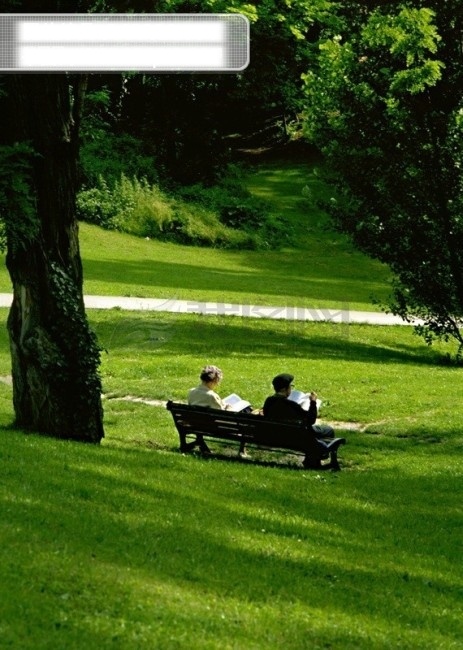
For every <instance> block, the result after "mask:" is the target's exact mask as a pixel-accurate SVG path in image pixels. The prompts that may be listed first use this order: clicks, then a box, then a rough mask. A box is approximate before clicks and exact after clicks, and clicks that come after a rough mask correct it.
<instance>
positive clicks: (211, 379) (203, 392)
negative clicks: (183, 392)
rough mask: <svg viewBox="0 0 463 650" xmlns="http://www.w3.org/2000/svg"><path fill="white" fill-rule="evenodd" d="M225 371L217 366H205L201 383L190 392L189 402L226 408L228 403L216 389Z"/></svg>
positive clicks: (194, 404) (215, 407) (192, 404)
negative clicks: (225, 402)
mask: <svg viewBox="0 0 463 650" xmlns="http://www.w3.org/2000/svg"><path fill="white" fill-rule="evenodd" d="M222 377H223V372H222V371H221V370H220V368H217V366H205V367H204V368H203V369H202V370H201V374H200V375H199V378H200V380H201V383H200V384H199V386H196V388H192V389H191V390H190V391H189V393H188V404H190V405H191V406H209V407H210V408H213V409H225V408H226V404H224V402H223V401H222V399H221V398H220V397H219V395H217V393H216V392H215V389H216V388H217V386H218V385H219V384H220V382H221V381H222Z"/></svg>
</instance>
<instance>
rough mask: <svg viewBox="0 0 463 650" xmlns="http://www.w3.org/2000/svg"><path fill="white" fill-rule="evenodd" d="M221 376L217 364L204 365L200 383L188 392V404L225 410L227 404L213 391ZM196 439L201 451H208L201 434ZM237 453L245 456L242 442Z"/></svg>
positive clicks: (221, 373) (227, 406)
mask: <svg viewBox="0 0 463 650" xmlns="http://www.w3.org/2000/svg"><path fill="white" fill-rule="evenodd" d="M222 377H223V372H222V371H221V370H220V368H217V366H205V367H204V368H203V369H202V370H201V374H200V376H199V378H200V380H201V383H200V384H199V386H196V388H191V390H190V391H189V393H188V404H190V405H191V406H208V407H209V408H213V409H221V410H227V409H228V408H229V405H228V404H225V402H224V401H223V400H222V399H221V397H220V396H219V395H218V394H217V393H216V392H215V389H216V388H217V386H218V385H219V384H220V382H221V381H222ZM196 440H197V443H198V444H199V448H200V449H201V451H202V452H203V453H206V454H207V453H210V449H209V447H208V446H207V445H206V443H205V442H204V438H203V437H202V435H201V434H198V435H197V436H196ZM239 455H240V456H242V457H245V456H246V452H245V445H244V443H241V445H240V450H239Z"/></svg>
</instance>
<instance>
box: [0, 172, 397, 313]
mask: <svg viewBox="0 0 463 650" xmlns="http://www.w3.org/2000/svg"><path fill="white" fill-rule="evenodd" d="M247 182H248V185H249V188H250V189H251V191H252V192H254V193H255V194H256V195H258V196H262V197H265V198H266V199H267V200H268V201H269V202H270V203H271V204H272V205H273V206H274V208H273V209H274V210H275V213H276V214H280V215H283V216H284V218H285V219H286V220H287V221H288V222H289V223H292V224H293V228H294V229H295V234H296V239H297V241H299V243H300V248H283V249H282V250H281V251H224V250H220V249H206V248H196V247H189V246H180V245H175V244H170V243H162V242H157V241H146V240H144V239H138V238H135V237H131V236H127V235H123V234H120V233H114V232H107V231H103V230H101V229H99V228H96V227H93V226H89V225H88V224H82V225H81V229H80V232H81V235H80V240H81V250H82V257H83V263H84V275H85V287H84V289H85V292H86V293H87V294H93V295H98V294H101V295H123V296H137V297H140V296H142V297H153V298H164V299H185V300H196V301H198V300H200V301H219V302H229V303H243V304H258V305H270V306H300V307H313V308H322V307H334V308H341V307H342V308H347V307H350V308H351V309H361V310H374V309H375V307H374V306H373V305H372V303H371V297H372V296H375V297H377V298H385V296H386V295H387V278H388V273H387V271H386V270H385V269H384V267H382V266H381V265H380V264H378V263H376V262H374V261H372V260H370V259H368V258H366V257H365V256H363V255H361V254H359V253H357V252H355V251H353V250H352V248H351V247H350V246H349V245H348V244H347V243H346V241H345V240H344V239H343V238H342V237H340V236H339V235H337V234H334V233H332V232H330V231H328V230H326V229H325V226H326V217H324V216H323V214H321V213H320V212H319V211H318V210H316V209H314V208H313V207H311V205H310V203H309V202H308V201H307V199H305V198H304V197H303V195H302V190H303V188H304V187H305V186H306V185H311V186H313V187H315V193H320V192H321V191H325V190H324V189H323V188H322V189H320V185H319V183H317V180H316V178H315V177H314V175H313V168H312V166H311V165H310V164H306V163H302V162H287V161H284V160H283V161H281V160H280V161H277V162H272V161H270V162H267V163H264V164H261V165H259V166H258V167H257V168H256V169H254V170H252V171H251V172H250V173H249V175H248V178H247ZM9 290H10V283H9V280H8V277H7V273H6V271H5V270H4V271H3V272H2V273H1V274H0V291H4V292H5V291H9Z"/></svg>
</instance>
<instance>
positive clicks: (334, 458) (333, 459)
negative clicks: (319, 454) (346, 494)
mask: <svg viewBox="0 0 463 650" xmlns="http://www.w3.org/2000/svg"><path fill="white" fill-rule="evenodd" d="M330 469H333V470H335V471H336V472H339V471H340V469H341V468H340V467H339V462H338V453H337V451H332V452H331V453H330Z"/></svg>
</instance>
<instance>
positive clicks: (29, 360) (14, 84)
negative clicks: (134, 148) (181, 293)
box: [7, 74, 104, 442]
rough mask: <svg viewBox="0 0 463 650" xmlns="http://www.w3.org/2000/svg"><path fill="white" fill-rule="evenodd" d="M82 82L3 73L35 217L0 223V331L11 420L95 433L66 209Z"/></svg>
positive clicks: (79, 435) (96, 403)
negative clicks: (1, 258)
mask: <svg viewBox="0 0 463 650" xmlns="http://www.w3.org/2000/svg"><path fill="white" fill-rule="evenodd" d="M82 82H83V79H82V78H80V79H76V83H75V88H74V90H73V92H72V91H71V85H70V80H69V78H68V77H67V76H66V75H53V74H44V75H36V74H24V75H15V76H14V77H12V78H11V86H10V90H11V92H10V93H9V97H10V101H11V102H12V107H13V111H14V112H13V113H12V114H13V115H14V119H13V120H11V121H12V124H11V127H12V133H14V140H16V141H18V142H28V143H29V144H30V146H31V147H32V150H33V153H32V154H31V161H30V163H31V166H30V176H29V178H28V180H27V182H28V183H29V185H30V194H31V196H32V200H33V203H32V206H33V212H34V216H33V219H32V221H33V223H32V225H31V227H29V226H28V232H25V231H24V229H21V228H18V227H16V228H15V229H14V232H15V236H14V237H13V236H12V235H11V229H10V234H9V235H8V228H7V240H8V251H7V267H8V270H9V273H10V277H11V280H12V283H13V304H12V307H11V311H10V314H9V318H8V330H9V336H10V347H11V357H12V373H13V401H14V409H15V414H16V425H17V426H19V427H22V428H25V429H30V430H34V431H37V432H41V433H45V434H49V435H52V436H56V437H59V438H71V439H74V440H82V441H88V442H99V441H100V440H101V438H102V437H103V435H104V432H103V411H102V405H101V382H100V377H99V373H98V368H99V363H100V348H99V346H98V343H97V340H96V337H95V335H94V333H93V332H92V331H91V330H90V328H89V325H88V321H87V318H86V315H85V309H84V302H83V295H82V265H81V259H80V252H79V243H78V225H77V220H76V213H75V195H76V180H77V159H78V115H77V111H76V108H77V107H79V105H80V103H81V95H82V93H81V91H82ZM22 217H23V215H21V214H16V215H10V216H9V218H10V219H15V220H21V218H22ZM17 222H18V221H17ZM18 232H19V233H20V234H19V235H18Z"/></svg>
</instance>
